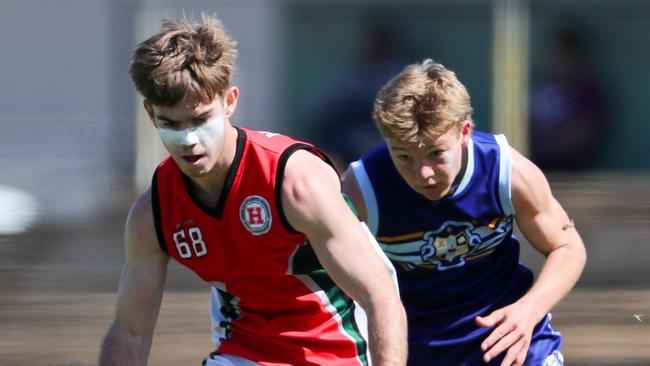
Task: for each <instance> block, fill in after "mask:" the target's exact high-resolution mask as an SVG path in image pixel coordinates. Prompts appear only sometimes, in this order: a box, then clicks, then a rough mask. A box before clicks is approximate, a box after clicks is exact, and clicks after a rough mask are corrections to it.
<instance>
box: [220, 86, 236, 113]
mask: <svg viewBox="0 0 650 366" xmlns="http://www.w3.org/2000/svg"><path fill="white" fill-rule="evenodd" d="M223 98H224V112H225V116H226V118H230V117H231V116H232V115H233V114H234V113H235V108H237V100H238V99H239V89H238V88H237V87H236V86H231V87H229V88H228V89H226V91H225V93H224V96H223Z"/></svg>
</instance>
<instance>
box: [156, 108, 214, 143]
mask: <svg viewBox="0 0 650 366" xmlns="http://www.w3.org/2000/svg"><path fill="white" fill-rule="evenodd" d="M158 133H159V134H160V139H161V140H162V141H163V142H164V143H165V144H166V145H167V144H169V145H181V146H191V145H195V144H198V143H200V144H201V145H203V146H210V145H213V144H218V143H220V142H221V141H223V137H224V133H225V118H224V115H223V114H219V115H218V116H214V117H212V118H210V119H209V120H207V121H206V122H205V123H203V124H202V125H201V126H198V127H190V128H186V129H184V130H180V131H177V130H172V129H168V128H158Z"/></svg>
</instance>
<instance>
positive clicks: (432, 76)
mask: <svg viewBox="0 0 650 366" xmlns="http://www.w3.org/2000/svg"><path fill="white" fill-rule="evenodd" d="M472 113H473V109H472V106H471V104H470V97H469V93H468V92H467V89H466V88H465V86H464V85H463V84H462V83H461V82H460V81H459V80H458V79H457V78H456V74H455V73H454V72H453V71H450V70H448V69H446V68H445V67H444V66H443V65H442V64H439V63H435V62H434V61H432V60H430V59H426V60H424V61H423V62H422V63H415V64H412V65H409V66H407V67H406V68H405V69H404V70H403V71H402V72H401V73H400V74H398V75H397V76H395V77H394V78H393V79H391V80H390V81H389V82H388V83H387V84H386V85H384V87H383V88H382V89H381V90H380V91H379V93H378V94H377V98H376V99H375V104H374V108H373V113H372V114H373V118H374V119H375V122H376V124H377V128H379V131H380V132H381V134H382V135H383V136H384V137H385V138H394V139H397V140H399V141H404V142H412V143H416V142H419V143H421V142H422V141H423V140H429V141H433V140H435V139H437V138H438V137H439V136H441V135H443V134H445V133H446V132H447V131H449V130H450V129H451V128H453V127H456V128H460V125H461V123H462V122H464V121H467V120H469V121H471V118H472Z"/></svg>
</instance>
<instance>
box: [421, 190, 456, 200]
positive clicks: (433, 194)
mask: <svg viewBox="0 0 650 366" xmlns="http://www.w3.org/2000/svg"><path fill="white" fill-rule="evenodd" d="M418 191H419V193H420V194H421V195H423V196H424V197H425V198H426V199H428V200H431V201H436V200H439V199H441V198H443V197H445V196H446V195H447V193H448V192H449V188H448V187H445V188H441V187H431V188H426V189H425V188H421V189H419V190H418Z"/></svg>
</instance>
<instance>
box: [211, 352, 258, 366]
mask: <svg viewBox="0 0 650 366" xmlns="http://www.w3.org/2000/svg"><path fill="white" fill-rule="evenodd" d="M205 366H259V364H257V363H255V362H253V361H249V360H247V359H245V358H241V357H238V356H233V355H212V356H210V357H208V358H207V359H206V363H205Z"/></svg>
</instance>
